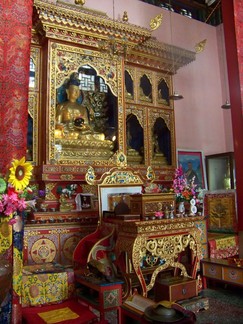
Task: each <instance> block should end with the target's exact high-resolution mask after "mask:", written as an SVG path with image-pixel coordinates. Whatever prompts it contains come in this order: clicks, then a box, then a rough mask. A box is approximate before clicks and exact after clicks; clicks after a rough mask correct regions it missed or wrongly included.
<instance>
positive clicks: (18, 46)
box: [0, 0, 33, 174]
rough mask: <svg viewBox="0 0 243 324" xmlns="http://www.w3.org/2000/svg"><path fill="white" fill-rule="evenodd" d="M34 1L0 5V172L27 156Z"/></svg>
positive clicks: (13, 1) (12, 0) (7, 2)
mask: <svg viewBox="0 0 243 324" xmlns="http://www.w3.org/2000/svg"><path fill="white" fill-rule="evenodd" d="M32 10H33V0H6V1H3V2H1V5H0V33H1V34H0V93H1V96H0V118H1V119H0V127H1V128H0V172H1V173H3V174H5V173H6V170H7V169H8V167H9V166H10V163H11V161H12V159H13V158H17V159H19V158H21V157H23V156H25V154H26V140H27V135H26V134H27V116H28V84H29V60H30V40H31V26H32Z"/></svg>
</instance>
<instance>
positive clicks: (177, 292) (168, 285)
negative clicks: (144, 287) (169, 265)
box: [155, 277, 198, 302]
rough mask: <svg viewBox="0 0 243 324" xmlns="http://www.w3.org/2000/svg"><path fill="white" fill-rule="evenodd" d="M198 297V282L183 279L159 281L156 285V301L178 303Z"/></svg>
mask: <svg viewBox="0 0 243 324" xmlns="http://www.w3.org/2000/svg"><path fill="white" fill-rule="evenodd" d="M197 295H198V291H197V280H196V279H189V278H181V277H179V278H178V277H173V278H170V279H162V280H158V281H157V282H156V284H155V301H156V302H158V301H161V300H169V301H177V300H183V299H188V298H192V297H195V296H197Z"/></svg>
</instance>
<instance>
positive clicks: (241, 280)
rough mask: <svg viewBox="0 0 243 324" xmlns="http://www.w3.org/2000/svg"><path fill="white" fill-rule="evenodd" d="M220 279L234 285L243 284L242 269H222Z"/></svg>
mask: <svg viewBox="0 0 243 324" xmlns="http://www.w3.org/2000/svg"><path fill="white" fill-rule="evenodd" d="M222 277H223V278H222V279H223V280H225V281H229V282H232V283H235V284H240V285H242V284H243V268H239V269H237V268H230V267H223V269H222Z"/></svg>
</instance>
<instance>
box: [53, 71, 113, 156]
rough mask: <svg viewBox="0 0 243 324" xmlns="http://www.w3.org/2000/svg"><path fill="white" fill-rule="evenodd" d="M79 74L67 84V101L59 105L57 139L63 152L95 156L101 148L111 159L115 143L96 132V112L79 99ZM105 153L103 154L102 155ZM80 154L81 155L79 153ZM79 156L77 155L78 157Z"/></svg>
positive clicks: (57, 110)
mask: <svg viewBox="0 0 243 324" xmlns="http://www.w3.org/2000/svg"><path fill="white" fill-rule="evenodd" d="M79 84H80V80H79V79H78V74H77V73H73V74H72V75H71V77H70V80H69V82H68V83H67V88H66V93H67V100H66V101H65V102H63V103H60V104H58V105H57V108H56V124H55V139H56V144H60V145H61V146H62V150H69V151H70V150H73V149H74V150H75V149H76V150H80V148H82V149H85V150H86V153H87V154H88V155H91V156H92V155H93V153H94V152H95V150H96V149H97V148H98V147H99V148H100V149H101V150H100V155H101V156H99V157H100V158H102V154H103V155H104V156H107V157H109V156H110V154H109V152H110V151H111V150H112V149H113V143H112V142H111V141H109V140H106V139H105V136H104V134H103V133H99V132H95V131H94V129H93V126H92V121H93V119H94V111H93V109H92V108H90V109H89V110H88V108H87V107H85V106H84V105H82V104H80V103H79V102H78V101H77V99H78V98H79V97H80V95H81V91H80V88H79ZM102 152H103V153H102ZM79 154H80V153H79ZM78 156H79V155H77V157H78Z"/></svg>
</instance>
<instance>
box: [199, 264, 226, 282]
mask: <svg viewBox="0 0 243 324" xmlns="http://www.w3.org/2000/svg"><path fill="white" fill-rule="evenodd" d="M203 275H204V276H205V277H208V278H214V279H222V268H221V266H220V265H215V264H208V263H203Z"/></svg>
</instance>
